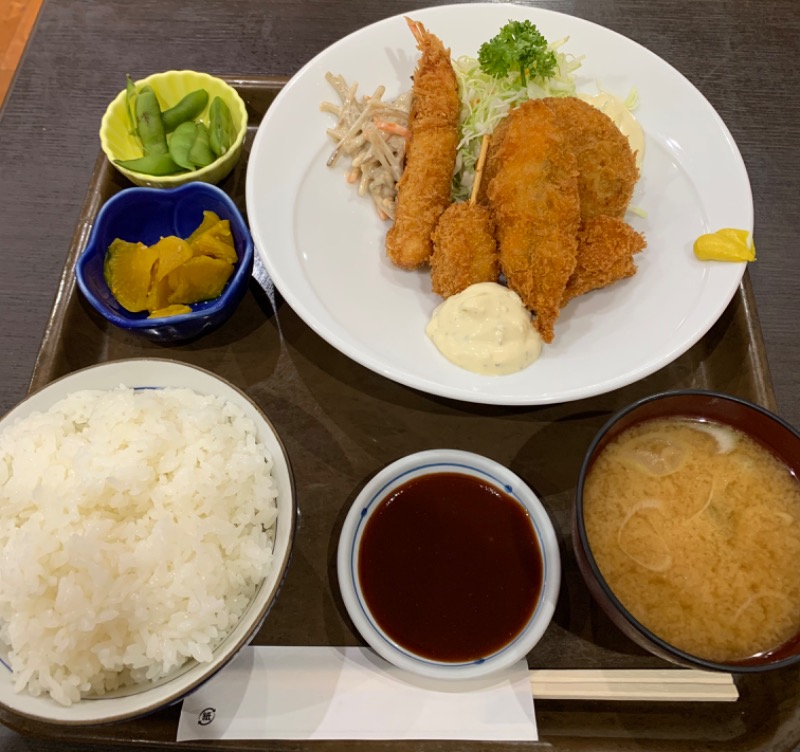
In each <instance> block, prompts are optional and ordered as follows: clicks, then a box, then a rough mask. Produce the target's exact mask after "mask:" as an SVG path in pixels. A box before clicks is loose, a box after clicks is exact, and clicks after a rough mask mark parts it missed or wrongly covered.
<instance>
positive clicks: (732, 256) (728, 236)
mask: <svg viewBox="0 0 800 752" xmlns="http://www.w3.org/2000/svg"><path fill="white" fill-rule="evenodd" d="M694 255H695V256H697V258H699V259H700V260H701V261H755V260H756V247H755V245H754V243H753V236H752V235H751V234H750V233H749V232H748V231H747V230H737V229H735V228H733V227H724V228H723V229H721V230H717V231H716V232H711V233H708V234H707V235H701V236H700V237H699V238H697V240H695V241H694Z"/></svg>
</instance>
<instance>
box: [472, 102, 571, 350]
mask: <svg viewBox="0 0 800 752" xmlns="http://www.w3.org/2000/svg"><path fill="white" fill-rule="evenodd" d="M498 141H499V143H498V144H497V145H496V148H495V150H494V154H493V158H492V161H493V166H492V172H491V177H490V176H489V175H486V176H485V177H484V179H487V178H489V177H490V179H489V185H488V188H487V197H488V200H489V205H490V207H491V210H492V213H493V215H494V218H495V223H496V225H497V240H498V246H499V248H500V264H501V268H502V270H503V273H504V274H505V276H506V280H507V281H508V286H509V287H510V288H511V289H512V290H514V291H515V292H516V293H517V294H518V295H519V296H520V297H521V298H522V301H523V303H524V304H525V306H526V307H527V308H528V309H530V310H532V311H534V312H535V314H536V318H535V320H534V325H535V326H536V329H537V330H538V331H539V333H540V334H541V336H542V339H543V340H544V341H545V342H552V340H553V334H554V332H553V326H554V324H555V322H556V319H557V318H558V315H559V312H560V310H561V301H562V298H563V297H564V291H565V289H566V286H567V281H568V280H569V278H570V277H571V276H572V273H573V271H574V270H575V263H576V254H577V247H578V241H577V235H578V227H579V224H580V197H579V192H578V166H577V162H576V158H575V154H574V153H573V150H572V148H570V146H569V144H568V143H567V140H566V138H565V137H564V136H563V135H562V133H561V131H560V128H559V124H558V122H557V119H556V115H555V113H554V111H553V110H552V109H551V108H550V107H548V105H547V104H545V103H544V101H542V100H531V101H528V102H524V103H523V104H521V105H520V106H519V107H517V108H515V109H514V110H512V111H511V112H510V113H509V114H508V116H507V117H506V124H505V125H504V131H503V135H502V139H498ZM493 142H494V138H493ZM487 161H488V159H487Z"/></svg>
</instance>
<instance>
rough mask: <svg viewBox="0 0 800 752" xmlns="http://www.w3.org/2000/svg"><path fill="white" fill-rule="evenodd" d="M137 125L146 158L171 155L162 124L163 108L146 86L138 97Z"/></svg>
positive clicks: (150, 89)
mask: <svg viewBox="0 0 800 752" xmlns="http://www.w3.org/2000/svg"><path fill="white" fill-rule="evenodd" d="M136 125H137V128H138V130H139V138H140V139H141V140H142V148H143V149H144V153H145V156H147V155H149V154H168V153H169V148H168V147H167V136H166V134H165V133H164V124H163V123H162V122H161V107H160V105H159V104H158V97H156V93H155V92H154V91H153V89H152V88H151V87H150V86H144V87H143V88H142V89H141V91H140V92H139V94H138V96H137V97H136Z"/></svg>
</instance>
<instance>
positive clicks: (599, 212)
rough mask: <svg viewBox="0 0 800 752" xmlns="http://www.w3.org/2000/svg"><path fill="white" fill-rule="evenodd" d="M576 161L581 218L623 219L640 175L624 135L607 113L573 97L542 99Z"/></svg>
mask: <svg viewBox="0 0 800 752" xmlns="http://www.w3.org/2000/svg"><path fill="white" fill-rule="evenodd" d="M542 101H543V102H545V103H546V104H547V106H548V107H549V108H550V109H551V110H552V111H553V113H554V114H555V116H556V118H557V120H558V124H559V128H560V129H561V132H562V133H563V134H564V136H565V138H566V140H567V142H568V144H569V145H570V147H571V148H572V149H573V151H574V152H575V158H576V159H577V161H578V172H579V173H580V176H579V178H578V186H579V190H580V198H581V219H582V220H584V221H585V220H587V219H591V218H592V217H598V216H608V217H618V218H619V219H622V217H623V216H624V215H625V210H626V209H627V208H628V204H629V203H630V200H631V196H632V195H633V188H634V186H635V184H636V181H637V180H638V179H639V170H638V168H637V167H636V157H635V155H634V153H633V151H632V150H631V147H630V143H629V142H628V139H627V138H626V136H625V135H624V134H623V133H622V132H621V131H620V130H619V128H617V126H616V125H614V121H613V120H611V118H610V117H608V115H606V114H605V113H604V112H601V111H600V110H598V109H597V108H596V107H593V106H592V105H590V104H588V103H587V102H583V101H582V100H580V99H577V98H576V97H549V98H547V99H544V100H542Z"/></svg>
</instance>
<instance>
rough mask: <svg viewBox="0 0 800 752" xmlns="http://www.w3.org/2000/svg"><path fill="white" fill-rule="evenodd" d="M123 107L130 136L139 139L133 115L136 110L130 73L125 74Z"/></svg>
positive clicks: (134, 91) (134, 90)
mask: <svg viewBox="0 0 800 752" xmlns="http://www.w3.org/2000/svg"><path fill="white" fill-rule="evenodd" d="M125 79H126V82H125V105H126V107H127V109H128V123H129V124H130V126H131V127H130V134H131V136H133V137H134V138H139V131H138V129H137V128H136V116H135V115H134V114H133V113H134V112H135V108H136V87H135V86H134V85H133V79H132V78H131V74H130V73H126V74H125Z"/></svg>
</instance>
